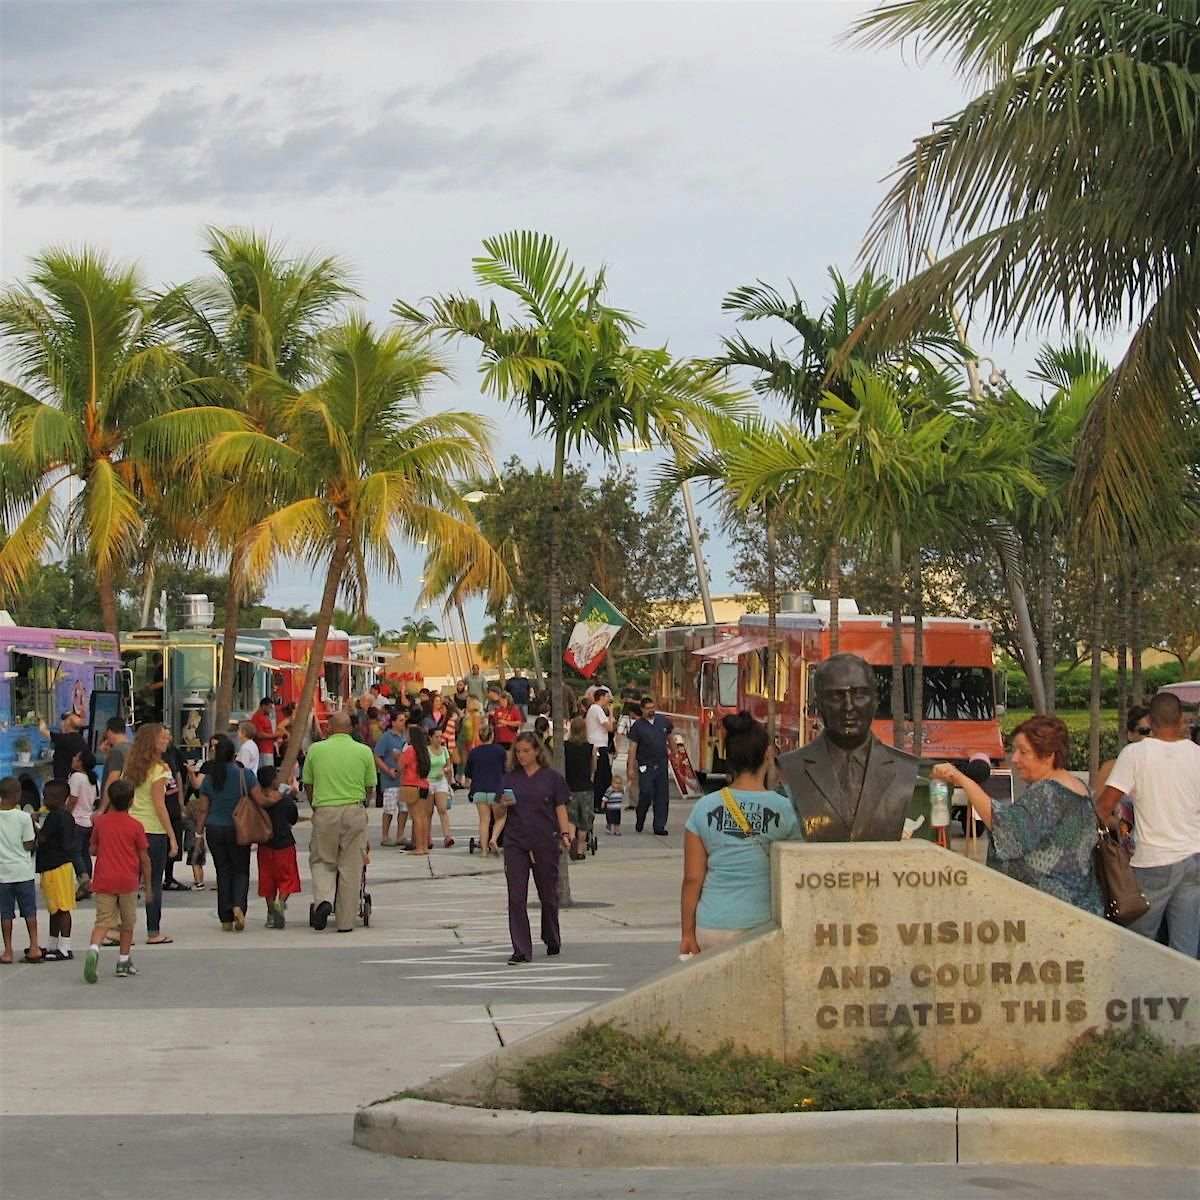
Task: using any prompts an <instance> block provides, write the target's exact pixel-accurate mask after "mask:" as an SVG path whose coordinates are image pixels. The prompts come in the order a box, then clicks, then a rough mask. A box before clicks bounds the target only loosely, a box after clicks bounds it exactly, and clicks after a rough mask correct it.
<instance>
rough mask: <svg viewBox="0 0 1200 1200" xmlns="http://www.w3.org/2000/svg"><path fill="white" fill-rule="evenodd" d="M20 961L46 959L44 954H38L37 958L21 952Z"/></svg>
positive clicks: (34, 961)
mask: <svg viewBox="0 0 1200 1200" xmlns="http://www.w3.org/2000/svg"><path fill="white" fill-rule="evenodd" d="M21 961H22V962H27V963H44V962H45V961H46V956H45V954H39V955H38V956H37V958H30V957H29V955H28V954H23V955H22V956H21Z"/></svg>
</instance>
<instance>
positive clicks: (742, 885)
mask: <svg viewBox="0 0 1200 1200" xmlns="http://www.w3.org/2000/svg"><path fill="white" fill-rule="evenodd" d="M733 796H734V799H735V800H736V801H737V802H738V804H739V805H740V806H741V809H742V812H743V813H745V814H746V821H747V823H748V824H749V826H750V834H751V835H757V840H756V839H755V837H754V836H748V835H746V834H744V833H743V832H742V831H741V829H740V828H739V826H738V824H737V822H736V821H735V820H734V819H733V817H732V816H731V815H730V813H729V810H728V809H727V808H726V807H725V804H724V802H723V801H722V799H721V793H720V792H712V793H711V794H710V795H707V796H702V797H701V798H700V799H699V800H697V801H696V803H695V805H694V807H693V808H692V811H691V815H690V816H689V817H688V819H687V822H686V824H685V825H684V829H686V830H687V831H688V832H689V833H694V834H695V835H696V836H697V837H698V838H699V839H700V840H701V841H702V842H703V843H704V849H705V850H706V851H707V852H708V872H707V874H706V875H705V876H704V887H703V888H702V889H701V892H700V904H699V907H698V908H697V909H696V924H697V925H699V926H701V927H703V928H705V929H752V928H753V927H754V926H755V925H761V924H763V922H765V921H769V920H770V919H771V861H770V858H769V856H768V854H767V853H766V850H767V848H768V845H769V843H771V842H793V841H800V840H801V839H802V837H803V834H802V833H801V831H800V823H799V821H797V820H796V812H795V810H794V809H793V808H792V803H791V801H790V800H788V798H787V797H786V796H781V795H780V794H779V793H778V792H745V791H741V790H737V789H735V790H734V793H733Z"/></svg>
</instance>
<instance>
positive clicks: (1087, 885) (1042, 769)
mask: <svg viewBox="0 0 1200 1200" xmlns="http://www.w3.org/2000/svg"><path fill="white" fill-rule="evenodd" d="M1070 736H1071V735H1070V733H1069V732H1068V730H1067V727H1066V725H1065V724H1064V723H1063V722H1062V721H1061V720H1059V718H1058V717H1030V719H1029V720H1028V721H1025V722H1023V723H1022V724H1021V725H1018V726H1017V728H1016V729H1015V730H1013V753H1012V763H1013V766H1014V767H1016V769H1017V774H1018V775H1020V776H1021V778H1022V779H1023V780H1025V782H1026V783H1027V784H1028V785H1029V786H1028V787H1026V789H1025V791H1024V792H1023V793H1022V795H1021V798H1020V799H1019V800H1017V801H1015V802H1014V803H1012V804H1005V805H1001V806H999V807H997V806H996V805H994V804H993V803H992V798H991V797H990V796H989V795H988V794H987V792H985V791H984V790H983V788H981V787H980V786H979V784H977V783H976V782H975V781H974V780H972V779H969V778H968V777H967V776H966V775H964V774H963V772H962V771H960V770H959V769H958V768H957V767H955V766H953V765H952V764H951V763H938V764H937V765H936V766H935V767H934V768H933V770H932V772H931V773H930V774H931V777H932V778H934V779H940V780H942V781H944V782H945V783H949V784H952V785H953V786H954V787H957V788H962V790H963V792H965V793H966V797H967V800H968V801H969V802H970V804H971V807H972V808H973V809H974V810H975V811H976V812H977V813H978V814H979V819H980V820H981V821H982V822H983V823H984V824H985V825H986V826H987V827H988V829H989V830H990V832H991V836H990V838H989V839H988V842H989V844H988V855H987V862H988V866H989V867H993V868H995V869H996V870H997V871H1002V872H1003V873H1004V874H1005V875H1007V876H1009V878H1011V879H1017V880H1020V881H1021V882H1022V883H1027V884H1028V885H1029V886H1030V887H1035V888H1037V889H1038V891H1040V892H1045V893H1046V894H1047V895H1048V896H1056V897H1058V899H1059V900H1065V901H1066V902H1067V903H1068V904H1074V905H1075V907H1076V908H1082V909H1084V910H1085V911H1086V912H1090V913H1095V914H1096V915H1097V916H1102V915H1103V914H1104V900H1103V897H1102V896H1101V893H1100V884H1099V882H1098V880H1097V878H1096V867H1095V862H1094V860H1093V851H1094V850H1095V848H1096V825H1097V817H1096V809H1095V806H1094V805H1093V803H1092V794H1091V792H1090V791H1089V790H1088V788H1087V785H1086V784H1084V783H1081V782H1080V781H1079V780H1078V779H1077V778H1076V777H1075V776H1074V775H1072V774H1071V772H1070V771H1068V770H1067V769H1066V768H1067V756H1068V752H1069V750H1070Z"/></svg>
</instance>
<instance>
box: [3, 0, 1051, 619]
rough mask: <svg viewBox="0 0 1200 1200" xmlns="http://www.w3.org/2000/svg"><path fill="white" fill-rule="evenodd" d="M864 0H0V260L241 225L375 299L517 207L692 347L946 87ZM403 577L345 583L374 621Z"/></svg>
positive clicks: (941, 74)
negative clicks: (860, 23)
mask: <svg viewBox="0 0 1200 1200" xmlns="http://www.w3.org/2000/svg"><path fill="white" fill-rule="evenodd" d="M864 7H866V6H865V5H863V4H859V3H792V4H759V3H724V4H684V3H659V4H591V3H578V4H575V3H559V4H521V3H491V4H481V5H467V4H448V3H446V4H418V3H401V2H395V3H382V2H380V3H369V2H368V3H362V2H358V0H336V2H335V0H325V2H307V3H304V2H300V3H298V2H295V0H255V3H252V4H247V3H228V4H226V3H216V2H210V0H173V2H171V3H139V4H122V3H117V2H111V0H110V2H109V3H105V4H104V5H96V4H91V3H83V4H67V3H57V4H55V3H42V2H40V0H5V3H4V4H2V5H0V45H2V54H3V62H2V64H0V65H2V67H3V70H2V72H0V106H2V109H0V111H2V114H3V141H2V159H0V164H2V167H3V186H2V191H0V218H2V220H3V225H4V232H5V237H4V240H3V245H2V247H0V274H2V275H3V277H4V278H5V279H6V280H11V279H12V278H14V277H16V276H17V275H19V273H20V272H21V270H22V265H23V263H24V261H25V259H26V258H27V257H28V256H29V255H30V254H32V253H34V252H35V251H37V250H38V249H39V248H40V247H42V246H45V245H47V244H49V243H51V242H69V243H79V242H82V241H88V242H95V243H98V244H100V245H103V246H105V247H106V248H108V249H109V250H110V251H112V252H113V253H114V254H116V255H117V256H119V257H122V258H128V259H137V260H140V261H141V263H142V266H143V269H144V271H145V274H146V275H147V277H149V278H150V279H152V280H154V281H156V282H164V283H165V282H177V281H180V280H182V279H186V278H188V277H190V276H193V275H196V274H199V273H201V272H202V271H203V270H204V262H203V259H202V257H201V255H200V249H199V231H200V229H201V228H202V227H203V226H204V225H207V224H217V225H220V224H239V225H252V226H255V227H259V228H264V229H270V230H271V231H272V232H273V233H274V234H276V235H277V236H279V237H283V238H286V239H287V241H288V242H289V244H291V245H292V246H294V247H296V248H298V249H310V248H314V249H321V250H323V251H326V252H332V253H336V254H338V255H340V256H343V257H345V258H347V259H348V260H350V261H351V262H352V263H353V264H355V265H356V267H357V269H358V273H359V286H360V289H361V290H362V292H363V294H364V295H365V296H366V298H367V303H368V308H369V311H370V312H371V314H372V316H374V317H375V318H376V319H378V320H380V321H384V320H386V319H387V313H388V309H389V307H390V305H391V303H392V301H393V300H394V299H395V298H396V297H397V296H403V297H404V298H406V299H410V300H412V299H419V298H420V297H421V296H423V295H427V294H429V293H432V292H435V291H443V290H447V289H450V288H463V287H470V286H471V277H470V259H471V257H472V255H474V254H476V253H478V250H479V243H480V240H481V239H482V238H483V237H484V236H486V235H488V234H490V233H496V232H500V231H502V230H505V229H509V228H514V227H521V228H535V229H542V230H545V231H547V232H550V233H553V234H554V235H555V236H556V237H558V238H559V239H560V240H561V241H563V242H564V243H565V244H566V245H567V246H568V247H569V248H570V249H571V251H572V254H573V255H574V257H575V258H576V259H577V260H578V261H579V262H581V263H584V264H587V265H589V266H593V267H594V266H599V265H601V264H602V263H606V264H608V266H609V276H608V278H609V285H610V290H611V299H612V301H613V302H614V303H616V304H618V305H619V306H621V307H624V308H628V309H630V310H632V311H633V312H635V313H637V314H638V315H639V316H640V317H641V318H642V319H643V320H644V321H645V322H646V326H647V328H646V331H645V338H646V340H647V341H648V342H651V343H655V344H661V343H663V342H668V343H669V344H670V345H671V347H672V349H673V350H674V351H675V352H676V353H679V354H707V353H711V352H713V351H714V350H715V349H716V346H717V339H718V337H719V335H720V334H721V333H723V332H728V330H729V327H730V326H729V322H728V320H727V319H726V318H725V317H724V315H723V314H722V313H721V311H720V299H721V296H722V295H723V294H724V293H725V292H726V291H727V290H729V289H730V288H731V287H733V286H735V285H737V284H739V283H742V282H746V281H749V280H752V279H755V278H764V279H768V280H772V281H774V282H777V283H780V284H782V283H784V282H786V280H788V279H792V280H794V281H795V282H796V285H797V287H798V288H799V289H800V291H801V294H803V295H805V296H807V297H810V298H811V299H812V300H813V301H814V302H817V301H819V299H820V297H821V296H822V295H823V294H824V291H825V286H826V280H825V269H826V267H827V266H828V265H829V264H830V263H834V264H837V265H838V266H840V267H841V268H842V269H843V270H845V271H853V270H854V267H855V256H856V254H857V251H858V247H859V244H860V241H861V237H862V234H863V232H864V230H865V228H866V225H867V222H868V220H869V217H870V214H871V212H872V210H873V208H874V206H875V204H876V203H877V202H878V200H879V198H880V197H881V195H882V191H883V189H882V187H881V186H880V183H879V180H880V179H881V178H882V177H884V176H885V175H886V174H887V172H888V171H889V170H890V169H891V167H892V166H893V164H894V163H895V162H896V160H897V159H899V158H900V157H901V155H902V154H903V153H904V152H905V150H906V148H907V147H908V145H909V144H910V142H911V140H912V138H913V137H915V136H917V135H919V134H921V133H923V132H924V131H925V130H926V129H927V128H928V127H929V125H930V123H931V122H932V121H934V120H935V119H936V118H938V117H941V116H943V115H945V114H947V113H949V112H951V111H953V110H954V109H955V108H956V107H957V106H958V104H959V103H960V102H961V99H962V96H961V92H960V89H959V85H958V83H957V82H956V81H955V79H954V78H953V76H952V74H951V72H950V71H949V70H948V69H945V68H943V67H940V66H936V65H929V66H925V67H922V68H918V67H914V66H912V65H909V64H906V63H905V62H904V61H903V59H902V58H901V56H900V55H899V54H896V53H884V52H881V53H875V54H867V53H865V52H862V51H858V50H852V49H849V48H847V47H846V46H844V45H838V44H835V42H836V39H837V38H838V36H839V35H840V34H841V33H842V32H843V31H844V30H845V29H846V28H847V27H848V25H849V24H850V22H851V20H852V19H853V17H854V15H855V14H856V13H857V12H859V11H861V10H862V9H863V8H864ZM1021 353H1022V354H1024V351H1023V350H1022V351H1021ZM1004 354H1005V351H1004V349H1003V348H1002V349H1001V351H1000V352H999V354H998V357H1004ZM457 361H458V374H457V379H456V381H455V382H454V383H452V384H450V385H448V386H447V387H446V389H445V390H444V391H443V392H440V393H439V395H438V397H437V404H438V406H439V407H452V406H453V407H458V406H468V407H478V408H480V409H481V410H483V411H486V412H489V413H491V414H492V415H495V416H500V417H502V420H503V425H502V427H503V429H504V434H503V436H502V441H501V445H500V446H499V448H498V454H497V457H498V458H501V459H503V458H504V457H506V456H507V455H508V454H509V453H511V452H514V451H517V452H520V453H521V454H522V455H523V456H524V457H525V458H526V459H531V458H537V457H539V456H542V457H544V454H545V448H544V447H543V446H541V445H540V444H536V443H535V444H530V443H529V441H528V438H527V437H526V436H525V434H524V431H523V429H522V428H521V426H520V425H519V423H518V422H516V421H514V419H513V418H512V417H511V415H510V414H507V413H500V412H499V411H498V408H497V405H496V404H495V403H494V402H493V401H491V400H488V399H481V398H480V397H479V396H478V392H477V384H476V374H475V363H474V360H473V359H472V358H471V357H470V355H469V354H468V353H466V352H463V353H462V354H460V355H459V357H458V360H457ZM1024 361H1028V358H1027V357H1026V358H1025V360H1024ZM637 466H638V468H639V470H640V471H642V472H643V473H648V471H649V467H650V464H648V463H645V462H640V461H639V462H638V463H637ZM710 555H711V557H712V559H713V561H714V566H715V567H716V568H717V580H716V583H717V586H718V587H722V586H724V585H725V583H726V581H725V579H724V578H723V574H724V565H725V556H724V554H723V552H722V551H721V549H720V547H719V538H714V539H713V541H712V542H710ZM406 562H407V564H408V566H409V578H410V580H415V577H416V576H417V575H419V573H420V572H419V570H418V569H416V564H415V560H414V559H413V558H412V556H411V555H409V556H407V558H406ZM301 578H302V577H301V576H299V575H297V576H296V577H295V578H291V577H289V580H288V582H287V584H286V586H287V589H288V593H287V594H288V596H289V597H291V598H293V599H294V598H295V596H296V594H297V593H296V589H297V588H298V587H300V586H301V584H300V580H301ZM416 590H417V587H416V585H415V583H414V582H406V583H405V585H404V586H403V587H402V588H400V589H392V588H385V587H378V588H376V591H375V593H374V595H373V597H372V604H371V607H372V609H373V610H374V611H375V612H376V613H377V614H378V615H379V616H380V618H381V619H383V620H384V624H385V625H393V626H394V625H398V624H399V623H400V620H401V619H402V618H403V616H405V615H407V613H408V612H409V611H410V610H411V606H412V598H413V596H414V595H415V593H416ZM281 594H282V592H281ZM306 594H308V595H311V598H312V601H313V602H314V603H315V600H316V588H315V586H313V585H307V591H306Z"/></svg>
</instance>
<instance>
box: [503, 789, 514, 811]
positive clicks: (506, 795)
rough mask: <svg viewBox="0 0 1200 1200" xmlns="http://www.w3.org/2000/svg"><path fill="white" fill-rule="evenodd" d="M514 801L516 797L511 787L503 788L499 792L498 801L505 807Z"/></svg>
mask: <svg viewBox="0 0 1200 1200" xmlns="http://www.w3.org/2000/svg"><path fill="white" fill-rule="evenodd" d="M516 802H517V798H516V796H514V795H513V792H512V788H505V789H504V791H502V792H501V793H500V803H501V804H503V805H504V806H505V807H506V808H511V807H512V806H513V805H514V804H516Z"/></svg>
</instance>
